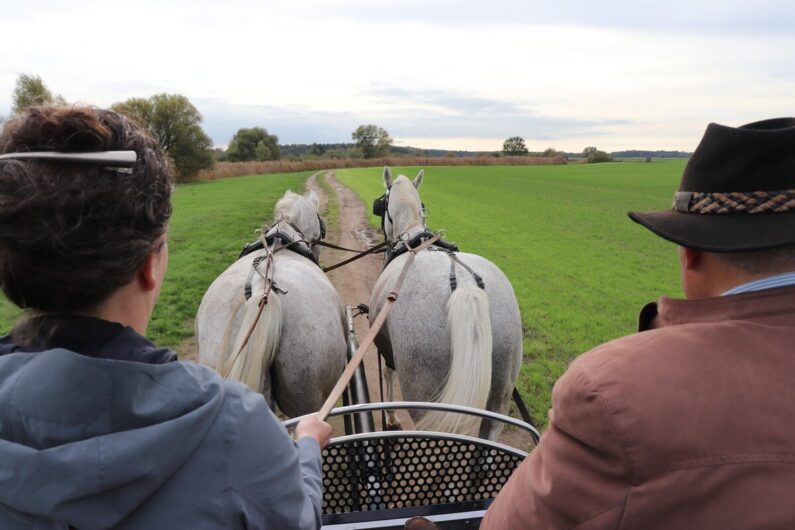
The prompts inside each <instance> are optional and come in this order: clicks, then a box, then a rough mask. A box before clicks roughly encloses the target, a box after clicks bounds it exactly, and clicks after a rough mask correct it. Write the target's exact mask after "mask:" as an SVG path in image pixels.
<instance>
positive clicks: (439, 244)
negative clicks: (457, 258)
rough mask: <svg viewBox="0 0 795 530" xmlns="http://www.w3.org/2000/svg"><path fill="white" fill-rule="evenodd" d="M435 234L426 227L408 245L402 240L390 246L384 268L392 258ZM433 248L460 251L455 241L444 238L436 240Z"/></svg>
mask: <svg viewBox="0 0 795 530" xmlns="http://www.w3.org/2000/svg"><path fill="white" fill-rule="evenodd" d="M435 236H436V234H434V233H433V232H431V231H430V230H427V229H426V230H424V231H422V232H420V233H419V234H417V235H415V236H414V237H412V238H411V240H410V241H409V242H408V246H407V245H406V244H405V243H404V242H403V241H400V242H398V243H397V244H396V245H395V246H393V247H388V248H387V250H386V257H387V259H386V261H385V263H384V268H386V267H387V265H389V264H390V263H392V260H394V259H395V258H397V257H398V256H401V255H403V254H405V253H406V252H408V251H409V248H414V247H416V246H417V245H420V244H422V242H423V241H425V240H427V239H430V238H432V237H435ZM432 248H440V249H442V250H447V251H450V252H458V246H456V245H455V243H450V242H449V241H445V240H444V239H440V240H438V241H436V242H435V243H434V244H433V247H432Z"/></svg>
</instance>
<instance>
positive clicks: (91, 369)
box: [0, 317, 322, 530]
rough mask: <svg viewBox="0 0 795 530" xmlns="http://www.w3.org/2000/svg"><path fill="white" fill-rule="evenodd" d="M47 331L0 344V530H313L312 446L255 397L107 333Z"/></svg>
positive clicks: (78, 327)
mask: <svg viewBox="0 0 795 530" xmlns="http://www.w3.org/2000/svg"><path fill="white" fill-rule="evenodd" d="M54 329H55V331H54V333H53V336H52V337H50V338H49V339H48V340H47V341H44V342H46V344H42V345H38V346H40V348H28V349H33V350H36V349H38V350H39V351H22V350H21V349H20V348H19V347H17V346H16V345H14V344H13V342H12V341H11V339H10V338H8V337H5V338H2V339H0V528H2V529H4V530H14V529H23V528H24V529H68V528H77V529H80V530H91V529H104V528H125V529H132V528H135V529H139V528H145V529H157V528H189V529H204V528H207V529H210V528H212V529H216V528H230V529H232V528H269V529H279V530H282V529H293V528H295V529H299V528H300V529H305V528H318V527H319V526H320V505H321V498H322V493H321V490H322V483H321V474H320V473H321V470H320V449H319V447H318V444H317V442H316V441H315V440H313V439H309V438H303V439H301V440H299V441H298V442H297V443H294V442H293V441H292V440H291V439H290V437H289V436H288V434H287V432H286V431H285V430H284V428H283V427H282V425H281V424H280V423H279V421H278V420H277V419H276V417H275V416H274V415H273V413H272V412H271V411H270V409H269V408H268V406H267V405H266V404H265V401H264V399H263V398H262V396H260V395H258V394H255V393H253V392H251V391H250V390H248V389H247V388H246V387H244V386H243V385H240V384H237V383H233V382H230V381H225V380H223V379H221V378H220V377H219V376H218V374H216V373H215V372H214V371H213V370H211V369H209V368H207V367H204V366H200V365H197V364H194V363H191V362H177V361H176V360H175V359H176V356H175V355H174V354H173V352H171V351H170V350H166V349H158V348H156V347H155V346H154V345H152V343H150V342H149V341H147V340H146V339H145V338H143V337H142V336H140V335H138V334H137V333H135V332H134V331H133V330H132V329H130V328H125V327H122V326H121V325H118V324H112V323H109V322H105V321H101V320H95V319H88V318H79V317H70V318H66V319H60V322H59V324H58V325H57V326H55V327H54ZM76 352H79V353H76ZM172 361H173V362H172Z"/></svg>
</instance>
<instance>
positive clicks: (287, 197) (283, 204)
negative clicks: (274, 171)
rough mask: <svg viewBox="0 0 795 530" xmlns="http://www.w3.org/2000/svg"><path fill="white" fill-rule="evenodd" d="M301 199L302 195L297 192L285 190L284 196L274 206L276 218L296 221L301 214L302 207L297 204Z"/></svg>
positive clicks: (289, 221)
mask: <svg viewBox="0 0 795 530" xmlns="http://www.w3.org/2000/svg"><path fill="white" fill-rule="evenodd" d="M299 199H301V196H300V195H298V194H297V193H295V192H293V191H291V190H287V191H285V192H284V196H283V197H282V198H281V199H279V200H278V202H277V203H276V206H275V207H274V208H273V218H274V220H280V219H281V220H284V221H287V222H288V223H291V222H295V221H296V220H297V219H298V217H299V215H300V209H299V206H298V204H297V203H298V200H299Z"/></svg>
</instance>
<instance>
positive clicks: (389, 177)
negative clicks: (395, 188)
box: [384, 166, 392, 188]
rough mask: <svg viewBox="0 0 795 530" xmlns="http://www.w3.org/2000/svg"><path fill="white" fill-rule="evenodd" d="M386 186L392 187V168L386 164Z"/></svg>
mask: <svg viewBox="0 0 795 530" xmlns="http://www.w3.org/2000/svg"><path fill="white" fill-rule="evenodd" d="M384 186H386V187H387V188H391V187H392V170H391V169H389V166H384Z"/></svg>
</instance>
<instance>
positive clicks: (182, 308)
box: [0, 172, 310, 348]
mask: <svg viewBox="0 0 795 530" xmlns="http://www.w3.org/2000/svg"><path fill="white" fill-rule="evenodd" d="M309 174H310V173H308V172H306V173H291V174H284V175H261V176H250V177H238V178H231V179H226V180H222V181H221V180H219V181H214V182H207V183H200V184H184V185H180V186H177V188H176V191H175V193H174V200H173V204H174V213H173V216H172V218H171V223H170V225H169V231H168V238H169V266H168V273H167V275H166V281H165V284H164V285H163V290H162V292H161V295H160V300H159V301H158V304H157V308H156V309H155V313H154V315H153V317H152V321H151V322H150V324H149V330H148V333H147V335H148V336H149V337H150V338H151V339H152V340H153V341H154V342H155V343H157V344H159V345H162V346H169V347H173V348H177V347H179V345H180V343H181V342H182V341H183V340H185V339H187V338H189V337H191V336H192V335H193V318H194V316H195V315H196V310H197V309H198V307H199V302H200V301H201V298H202V296H203V295H204V292H205V291H206V290H207V287H209V286H210V283H212V281H213V280H214V279H215V277H216V276H218V275H219V274H220V273H221V272H222V271H223V270H224V269H226V267H228V266H229V265H230V264H231V263H232V262H233V261H234V260H235V259H236V258H237V256H238V254H239V253H240V249H241V248H242V247H243V245H244V244H245V243H247V242H249V241H252V240H253V239H254V238H255V235H254V230H255V229H257V228H259V227H260V226H261V224H262V222H263V221H266V220H268V221H269V220H270V219H271V216H272V214H273V205H274V204H275V202H276V201H277V200H278V199H279V198H280V197H281V196H282V194H283V193H284V190H286V189H288V188H290V189H293V190H296V191H303V187H304V182H305V181H306V178H307V176H308V175H309ZM18 314H19V311H18V310H17V309H16V308H15V307H14V306H13V305H12V304H10V303H9V302H8V301H7V300H5V299H3V298H2V297H0V333H2V334H5V333H6V332H7V331H8V330H9V329H10V328H11V326H12V325H13V323H14V320H15V319H16V317H17V316H18Z"/></svg>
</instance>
